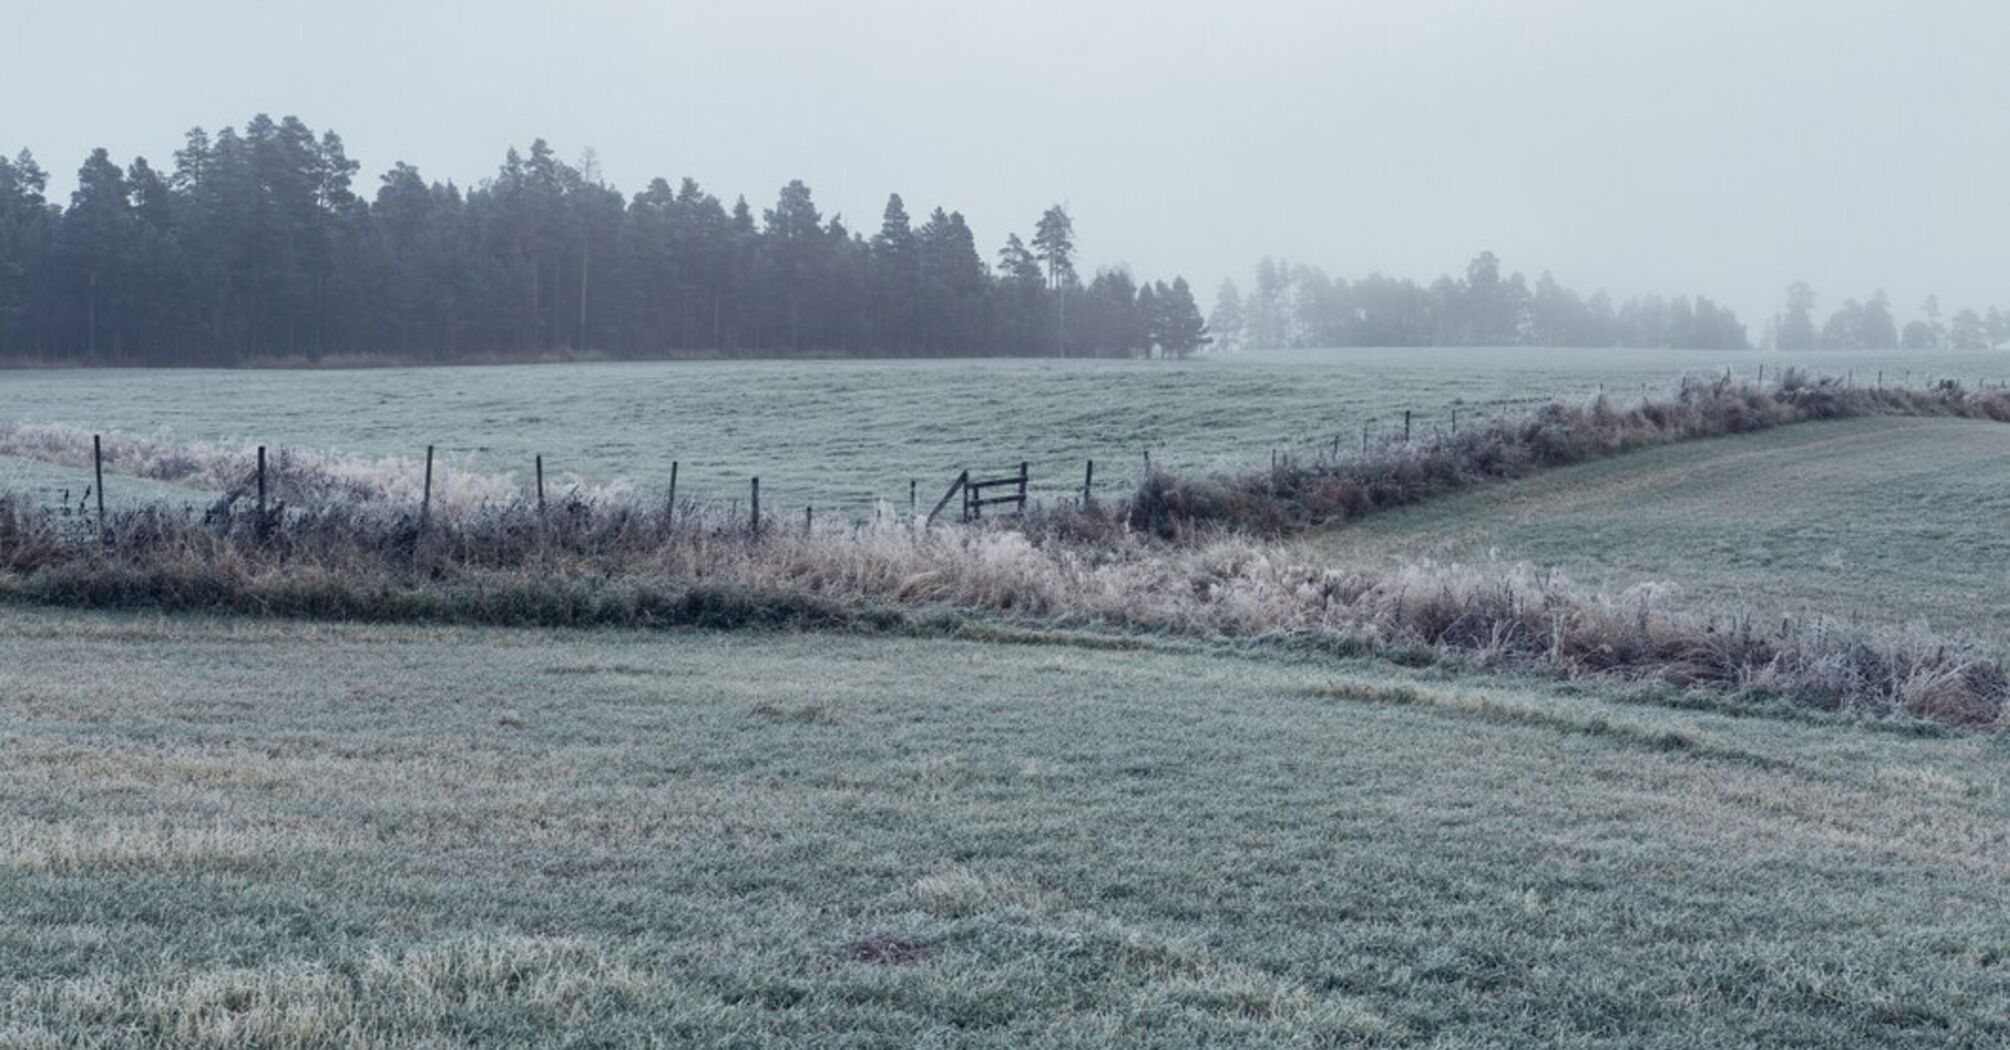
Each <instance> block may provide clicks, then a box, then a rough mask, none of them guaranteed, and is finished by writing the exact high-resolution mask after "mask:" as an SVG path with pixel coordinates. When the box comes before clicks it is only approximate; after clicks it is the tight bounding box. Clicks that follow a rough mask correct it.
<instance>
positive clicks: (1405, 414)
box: [1403, 408, 1410, 445]
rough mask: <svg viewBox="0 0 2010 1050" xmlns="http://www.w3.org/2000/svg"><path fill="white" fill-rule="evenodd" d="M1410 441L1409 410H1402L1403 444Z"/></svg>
mask: <svg viewBox="0 0 2010 1050" xmlns="http://www.w3.org/2000/svg"><path fill="white" fill-rule="evenodd" d="M1409 443H1410V410H1409V409H1407V408H1406V409H1404V410H1403V444H1405V445H1407V444H1409Z"/></svg>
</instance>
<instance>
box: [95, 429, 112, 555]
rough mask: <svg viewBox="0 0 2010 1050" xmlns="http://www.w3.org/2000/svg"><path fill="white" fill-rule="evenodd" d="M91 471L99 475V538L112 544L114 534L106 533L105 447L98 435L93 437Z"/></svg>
mask: <svg viewBox="0 0 2010 1050" xmlns="http://www.w3.org/2000/svg"><path fill="white" fill-rule="evenodd" d="M91 469H92V470H93V471H94V472H95V473H96V474H97V490H98V538H99V539H102V540H104V541H105V542H107V543H110V542H111V539H112V534H111V533H109V532H106V531H105V446H104V442H103V440H102V439H101V438H100V437H99V436H98V435H96V434H92V435H91Z"/></svg>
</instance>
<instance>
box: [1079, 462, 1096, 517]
mask: <svg viewBox="0 0 2010 1050" xmlns="http://www.w3.org/2000/svg"><path fill="white" fill-rule="evenodd" d="M1095 503H1096V461H1095V460H1093V459H1092V460H1090V461H1089V465H1088V467H1087V468H1086V469H1084V470H1083V471H1082V506H1084V507H1092V506H1095Z"/></svg>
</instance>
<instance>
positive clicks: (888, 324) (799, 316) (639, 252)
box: [0, 114, 1209, 364]
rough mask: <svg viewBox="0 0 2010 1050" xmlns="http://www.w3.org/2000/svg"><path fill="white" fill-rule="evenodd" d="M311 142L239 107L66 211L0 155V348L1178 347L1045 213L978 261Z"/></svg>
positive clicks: (1162, 312) (889, 238)
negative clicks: (233, 123) (443, 169)
mask: <svg viewBox="0 0 2010 1050" xmlns="http://www.w3.org/2000/svg"><path fill="white" fill-rule="evenodd" d="M358 170H359V164H358V163H357V162H356V161H354V160H351V159H350V158H349V156H348V154H347V152H346V151H345V149H344V147H343V143H342V139H341V137H340V136H339V135H337V134H336V133H334V132H333V131H328V132H324V133H322V134H319V135H316V134H315V133H314V132H313V131H312V130H310V129H309V128H308V127H307V125H305V124H304V123H302V122H301V121H300V120H299V119H298V118H295V117H286V118H284V119H282V120H273V119H272V118H270V117H269V116H266V115H263V114H261V115H259V116H256V117H254V118H253V119H252V120H251V121H249V122H248V123H247V124H246V125H245V126H244V129H243V130H242V131H239V130H237V129H236V128H233V127H226V128H224V129H222V130H221V131H219V132H217V133H216V134H214V135H211V134H209V133H208V132H206V131H204V130H203V129H202V128H199V127H198V128H196V129H194V130H191V131H190V132H188V134H187V136H186V139H185V142H184V145H183V147H182V148H181V149H180V150H179V151H177V152H176V153H175V155H174V158H173V165H172V168H171V169H170V170H166V171H162V170H160V169H158V168H156V167H154V166H153V165H152V164H150V163H149V162H148V161H147V160H146V159H145V158H136V159H134V160H133V161H132V162H131V163H130V164H128V165H126V166H125V167H120V166H119V165H118V164H117V163H115V162H114V161H113V160H112V158H111V156H110V154H109V153H108V152H107V151H106V150H104V149H98V150H95V151H93V152H92V153H91V155H90V156H89V157H88V158H87V159H86V160H85V161H84V163H83V166H82V167H81V168H80V169H79V170H78V173H77V188H76V190H75V192H73V193H72V194H71V195H70V199H69V202H68V204H67V206H64V205H61V204H58V203H55V202H51V201H49V200H48V199H47V198H46V191H47V187H48V177H47V174H46V172H45V171H44V170H43V169H42V168H41V167H40V166H39V165H38V164H37V162H36V160H35V158H34V156H33V155H32V154H31V153H29V152H27V151H25V150H24V151H22V152H21V153H20V154H18V155H17V156H16V157H14V158H13V159H8V158H6V157H4V156H0V359H15V360H31V361H83V362H106V363H130V364H192V363H203V364H229V363H236V362H245V361H252V360H258V359H266V358H295V359H302V360H310V361H311V360H317V359H322V358H328V357H337V356H350V355H365V356H393V357H397V358H402V359H409V360H414V361H452V360H465V359H472V358H483V357H497V356H502V357H509V356H536V355H540V354H548V353H554V352H562V351H602V352H609V353H614V354H621V355H636V356H647V355H652V354H667V353H677V352H705V353H719V354H725V355H774V354H811V353H827V354H892V355H915V356H923V355H929V356H937V355H939V356H949V355H992V354H996V355H1055V356H1150V355H1166V356H1185V355H1188V354H1191V353H1193V352H1195V351H1197V350H1199V349H1201V348H1202V347H1204V346H1206V345H1207V343H1208V342H1209V336H1208V333H1207V330H1206V326H1205V323H1204V322H1203V320H1202V317H1201V313H1200V309H1199V307H1198V305H1197V304H1196V303H1195V301H1194V297H1193V294H1192V291H1191V290H1190V289H1189V288H1188V286H1187V283H1186V281H1185V280H1184V279H1183V278H1175V279H1174V280H1173V281H1172V282H1171V283H1170V284H1168V283H1166V282H1164V281H1150V282H1145V281H1139V280H1136V279H1134V278H1133V277H1132V276H1131V275H1130V273H1129V272H1128V271H1126V270H1123V269H1108V270H1103V271H1101V272H1098V273H1097V274H1096V275H1095V276H1094V277H1093V278H1091V279H1090V280H1089V281H1087V282H1086V283H1084V282H1083V280H1082V279H1081V278H1080V276H1079V275H1078V273H1077V270H1076V258H1077V254H1076V246H1075V233H1074V224H1073V219H1072V218H1071V217H1070V216H1069V215H1068V213H1067V211H1066V210H1064V209H1063V208H1061V207H1059V206H1056V207H1053V208H1050V209H1048V210H1047V211H1046V213H1045V214H1043V215H1042V216H1041V217H1040V219H1039V221H1038V223H1037V225H1036V227H1035V230H1034V233H1033V237H1032V241H1031V243H1030V244H1029V243H1027V242H1025V241H1022V240H1021V239H1020V237H1019V236H1018V235H1017V234H1013V235H1011V236H1009V237H1007V238H1006V240H1005V243H1004V246H1003V248H1002V250H1000V251H999V252H998V253H997V255H996V257H995V258H996V262H995V264H993V263H989V262H987V261H986V259H985V258H984V256H983V255H982V254H980V252H979V250H978V247H977V243H976V238H975V235H974V234H973V232H972V231H971V229H970V227H969V225H968V224H967V223H966V222H965V220H964V218H963V215H962V214H961V213H959V212H955V211H945V210H944V209H942V208H936V209H934V210H933V211H931V212H930V213H929V214H928V215H927V216H926V217H925V218H923V219H921V220H920V221H919V222H918V223H917V222H916V221H915V219H914V218H913V217H912V216H911V215H910V214H909V213H908V211H907V208H906V204H905V202H903V201H902V199H901V198H900V196H899V195H898V194H895V195H893V196H890V197H889V198H888V200H887V203H886V207H885V210H884V212H883V214H882V216H881V218H880V223H879V227H878V229H877V230H875V231H873V232H871V234H870V236H868V235H867V234H866V233H865V232H862V231H860V232H855V231H853V230H851V229H849V228H848V227H847V226H846V225H845V222H844V220H843V219H842V217H840V216H831V217H829V218H825V217H824V216H823V215H822V214H821V213H820V212H819V210H818V208H817V205H816V203H815V202H814V200H813V198H812V196H811V192H810V189H809V187H808V186H806V185H804V184H803V183H802V182H801V181H795V182H790V183H789V184H788V185H787V186H784V187H783V188H782V190H781V192H780V193H779V195H778V197H777V199H776V201H775V203H774V205H773V207H771V208H766V209H763V210H762V211H761V212H760V214H759V216H758V217H757V216H756V213H755V211H754V209H753V208H752V207H751V206H750V205H749V204H748V203H747V201H746V199H745V198H744V197H741V198H738V199H736V200H735V201H734V202H733V203H732V204H731V205H730V206H728V205H726V204H725V203H723V202H722V201H721V200H720V198H718V197H717V196H714V195H713V194H711V193H708V192H706V191H705V190H704V189H702V188H701V187H700V186H699V185H698V184H697V183H696V182H695V181H693V180H691V179H688V178H687V179H684V180H682V181H681V182H680V183H679V184H677V185H675V186H672V185H671V184H670V182H669V181H667V180H665V179H661V178H658V179H654V180H652V181H651V182H650V183H649V184H648V186H647V187H645V188H644V189H643V190H642V191H641V192H639V193H636V194H634V195H633V196H626V197H624V196H623V195H622V193H621V192H619V191H618V190H616V189H615V188H614V187H613V186H610V185H608V184H607V182H606V181H605V180H603V179H602V178H601V177H600V173H599V171H598V165H597V163H596V162H595V160H594V158H593V155H592V154H591V152H590V151H589V152H588V153H587V154H586V155H585V156H583V157H582V158H581V160H580V162H579V163H577V164H568V163H566V162H565V161H563V160H561V159H559V158H558V157H557V155H556V154H555V153H554V151H553V150H552V148H551V147H550V146H549V145H548V144H547V143H546V142H545V141H544V140H543V139H538V140H536V141H533V142H532V143H531V145H530V147H529V149H528V151H527V152H522V153H520V152H519V151H517V150H515V149H511V150H510V151H509V152H508V154H507V156H506V157H505V158H504V160H503V162H502V165H501V167H500V168H499V169H498V170H497V172H496V173H495V174H494V175H493V176H491V177H490V178H487V179H485V180H482V181H481V182H480V183H478V184H476V185H474V186H472V187H469V188H467V189H462V188H461V187H459V186H457V185H455V184H454V183H453V182H440V181H436V180H428V179H427V178H426V177H425V176H423V175H422V174H421V173H420V171H419V169H417V168H415V167H413V166H411V165H409V164H405V163H403V162H400V163H397V164H395V165H393V166H392V167H391V169H390V170H389V171H387V172H385V173H384V174H383V175H382V176H381V177H380V178H379V179H378V181H377V185H376V187H375V191H374V193H371V194H370V195H368V196H367V197H366V196H365V194H364V193H363V192H360V191H359V189H358V187H357V186H356V185H355V180H356V174H357V171H358Z"/></svg>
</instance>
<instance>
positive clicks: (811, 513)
mask: <svg viewBox="0 0 2010 1050" xmlns="http://www.w3.org/2000/svg"><path fill="white" fill-rule="evenodd" d="M815 514H816V507H815V505H811V506H807V507H804V508H803V535H805V536H808V535H809V534H810V529H811V527H812V523H813V522H814V520H815Z"/></svg>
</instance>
